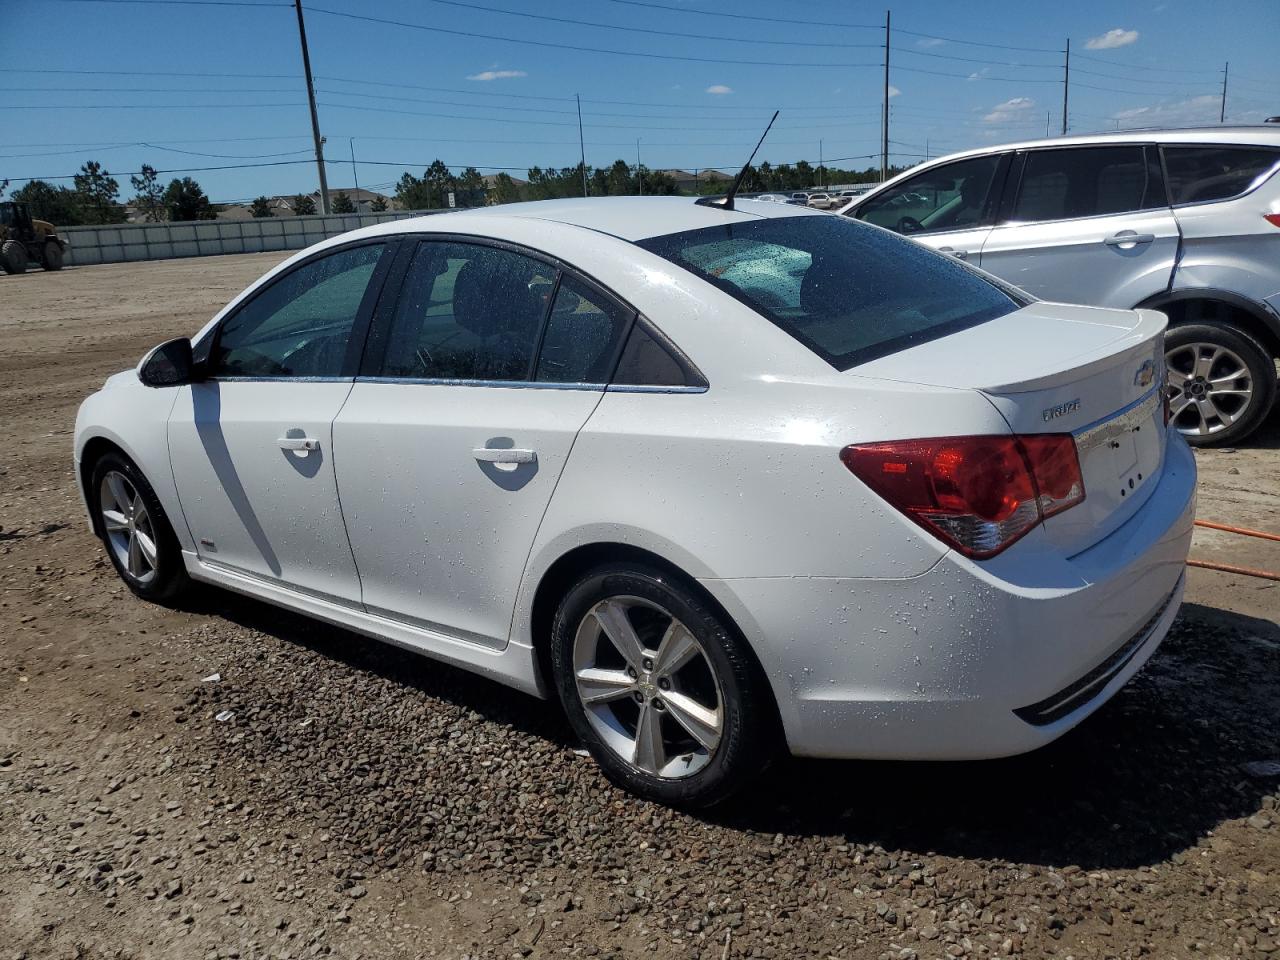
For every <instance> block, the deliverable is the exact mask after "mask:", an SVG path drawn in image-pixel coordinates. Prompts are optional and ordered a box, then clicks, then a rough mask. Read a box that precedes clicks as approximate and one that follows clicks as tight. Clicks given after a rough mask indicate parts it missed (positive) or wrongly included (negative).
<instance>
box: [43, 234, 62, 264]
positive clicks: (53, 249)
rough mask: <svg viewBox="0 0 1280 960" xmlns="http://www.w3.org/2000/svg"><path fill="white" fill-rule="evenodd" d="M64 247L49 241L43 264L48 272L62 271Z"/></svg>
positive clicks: (45, 246) (45, 248) (46, 244)
mask: <svg viewBox="0 0 1280 960" xmlns="http://www.w3.org/2000/svg"><path fill="white" fill-rule="evenodd" d="M62 256H63V250H62V247H60V246H58V244H57V243H55V242H54V241H53V240H49V241H47V242H46V243H45V245H44V258H43V260H41V264H42V265H43V266H44V268H45V269H46V270H61V269H62Z"/></svg>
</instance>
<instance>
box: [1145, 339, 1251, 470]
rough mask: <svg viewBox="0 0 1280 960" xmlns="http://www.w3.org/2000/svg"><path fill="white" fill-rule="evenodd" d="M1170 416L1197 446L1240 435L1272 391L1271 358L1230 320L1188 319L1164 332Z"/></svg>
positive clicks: (1246, 431) (1232, 439)
mask: <svg viewBox="0 0 1280 960" xmlns="http://www.w3.org/2000/svg"><path fill="white" fill-rule="evenodd" d="M1164 351H1165V363H1166V365H1167V367H1168V380H1167V386H1166V390H1167V392H1168V395H1169V409H1170V420H1169V422H1170V423H1172V424H1173V425H1174V426H1176V427H1177V428H1178V431H1179V432H1180V433H1181V434H1182V435H1183V436H1184V437H1186V438H1187V442H1188V443H1190V444H1191V445H1192V446H1196V447H1213V446H1224V445H1229V444H1233V443H1237V442H1239V441H1240V440H1243V439H1244V438H1245V437H1247V436H1248V435H1249V434H1250V433H1252V432H1253V431H1254V430H1256V429H1257V428H1258V426H1260V425H1261V423H1262V421H1263V420H1264V419H1265V418H1266V416H1267V414H1268V413H1269V412H1270V410H1271V406H1272V403H1273V402H1274V400H1275V396H1276V364H1275V360H1274V358H1273V357H1272V356H1271V354H1270V353H1268V352H1267V351H1266V349H1265V348H1263V346H1262V345H1261V344H1259V343H1258V342H1257V341H1256V340H1255V339H1254V338H1253V337H1251V336H1250V335H1249V334H1248V333H1246V332H1245V331H1244V330H1241V329H1240V328H1239V327H1236V326H1234V325H1232V324H1228V323H1186V324H1179V325H1178V326H1175V327H1170V328H1169V332H1168V333H1167V334H1166V335H1165V345H1164Z"/></svg>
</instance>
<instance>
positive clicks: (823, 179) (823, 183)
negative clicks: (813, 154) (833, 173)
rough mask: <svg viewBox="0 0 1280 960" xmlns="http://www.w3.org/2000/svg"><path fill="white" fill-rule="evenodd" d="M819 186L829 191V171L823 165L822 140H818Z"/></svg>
mask: <svg viewBox="0 0 1280 960" xmlns="http://www.w3.org/2000/svg"><path fill="white" fill-rule="evenodd" d="M818 186H820V187H822V189H823V190H825V189H827V171H826V168H825V167H824V166H823V165H822V140H821V139H819V140H818Z"/></svg>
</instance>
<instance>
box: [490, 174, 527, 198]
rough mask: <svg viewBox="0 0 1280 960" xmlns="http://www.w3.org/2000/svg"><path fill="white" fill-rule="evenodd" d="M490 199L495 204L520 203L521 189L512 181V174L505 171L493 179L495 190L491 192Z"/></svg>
mask: <svg viewBox="0 0 1280 960" xmlns="http://www.w3.org/2000/svg"><path fill="white" fill-rule="evenodd" d="M489 199H490V200H492V201H493V202H494V203H517V202H519V200H520V199H521V197H520V187H519V186H518V185H517V184H516V182H515V181H514V180H512V179H511V174H509V173H507V172H506V171H503V172H502V173H499V174H498V175H497V176H496V177H494V178H493V189H492V190H491V191H489Z"/></svg>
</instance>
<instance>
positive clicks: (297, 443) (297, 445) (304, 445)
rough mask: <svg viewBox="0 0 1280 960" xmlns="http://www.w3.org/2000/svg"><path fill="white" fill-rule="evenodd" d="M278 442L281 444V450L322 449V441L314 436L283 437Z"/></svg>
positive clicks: (303, 450) (305, 450)
mask: <svg viewBox="0 0 1280 960" xmlns="http://www.w3.org/2000/svg"><path fill="white" fill-rule="evenodd" d="M276 443H278V444H279V445H280V449H281V450H301V451H302V452H303V453H306V452H307V451H309V450H319V449H320V441H319V440H316V439H313V438H312V437H281V438H280V439H279V440H277V441H276Z"/></svg>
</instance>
